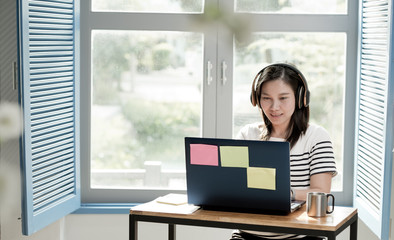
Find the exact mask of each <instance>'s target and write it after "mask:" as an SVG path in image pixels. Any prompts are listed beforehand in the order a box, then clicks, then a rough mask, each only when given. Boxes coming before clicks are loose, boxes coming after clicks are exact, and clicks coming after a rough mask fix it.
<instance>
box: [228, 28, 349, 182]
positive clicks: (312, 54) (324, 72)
mask: <svg viewBox="0 0 394 240" xmlns="http://www.w3.org/2000/svg"><path fill="white" fill-rule="evenodd" d="M345 44H346V34H345V33H256V34H254V35H253V39H252V42H251V43H250V44H249V45H247V46H239V45H236V48H235V56H234V61H235V63H234V90H236V91H234V93H233V96H234V100H233V101H234V102H233V108H234V109H233V112H234V129H233V134H234V136H235V135H236V134H237V133H238V132H239V130H240V128H241V127H242V126H244V125H245V124H247V123H252V122H258V121H262V118H261V115H260V113H259V111H258V109H257V108H253V107H252V105H251V103H250V89H251V86H252V85H251V84H252V81H253V79H254V77H255V75H256V74H257V73H258V71H260V70H261V69H262V68H263V67H265V66H266V65H268V64H270V63H276V62H287V63H292V64H295V65H296V66H297V67H298V68H299V69H300V70H301V71H302V72H303V74H304V75H305V78H306V80H307V81H308V87H309V90H310V92H311V103H310V111H311V117H310V121H311V122H312V123H316V124H318V125H321V126H323V127H325V128H326V129H327V130H328V131H329V133H330V137H331V139H332V140H333V144H334V151H335V157H336V161H337V168H338V172H339V173H338V175H337V176H336V177H335V178H333V189H335V190H341V189H342V169H343V160H342V150H343V149H342V146H343V142H342V139H343V136H342V135H343V101H344V96H343V92H344V88H345Z"/></svg>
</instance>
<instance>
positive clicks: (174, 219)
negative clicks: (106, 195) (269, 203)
mask: <svg viewBox="0 0 394 240" xmlns="http://www.w3.org/2000/svg"><path fill="white" fill-rule="evenodd" d="M357 219H358V216H357V209H355V208H348V207H337V206H335V210H334V212H333V213H332V214H328V215H327V217H324V218H312V217H308V215H307V214H306V211H305V206H304V208H302V209H300V210H298V211H295V212H294V213H291V214H289V215H286V216H277V215H264V214H253V213H234V212H224V211H209V210H197V211H196V212H194V213H192V214H170V213H158V212H148V211H132V210H131V211H130V219H129V220H130V222H129V239H130V240H137V238H138V237H137V233H138V225H137V223H138V222H153V223H167V224H168V226H169V228H168V239H169V240H175V239H176V233H175V225H190V226H200V227H215V228H229V229H243V230H255V231H263V232H264V231H265V232H276V233H294V234H301V235H309V236H325V237H327V238H328V240H334V239H336V236H337V235H338V234H339V233H341V232H342V231H343V230H344V229H346V228H347V227H349V226H350V239H351V240H356V239H357ZM229 238H230V236H229Z"/></svg>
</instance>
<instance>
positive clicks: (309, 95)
mask: <svg viewBox="0 0 394 240" xmlns="http://www.w3.org/2000/svg"><path fill="white" fill-rule="evenodd" d="M310 97H311V94H310V92H309V90H307V91H306V92H305V103H304V105H305V107H308V106H309V101H310Z"/></svg>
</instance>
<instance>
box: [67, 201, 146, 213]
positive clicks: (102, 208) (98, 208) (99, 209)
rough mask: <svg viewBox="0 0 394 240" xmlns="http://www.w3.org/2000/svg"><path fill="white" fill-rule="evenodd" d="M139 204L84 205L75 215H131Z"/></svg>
mask: <svg viewBox="0 0 394 240" xmlns="http://www.w3.org/2000/svg"><path fill="white" fill-rule="evenodd" d="M138 204H139V203H83V204H81V207H80V208H78V209H77V210H75V211H74V212H73V214H129V213H130V208H132V207H134V206H136V205H138Z"/></svg>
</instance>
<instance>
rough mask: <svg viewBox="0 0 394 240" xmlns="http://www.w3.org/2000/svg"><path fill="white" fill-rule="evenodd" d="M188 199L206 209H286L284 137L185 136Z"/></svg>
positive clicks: (287, 153) (275, 211)
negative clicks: (281, 140)
mask: <svg viewBox="0 0 394 240" xmlns="http://www.w3.org/2000/svg"><path fill="white" fill-rule="evenodd" d="M185 153H186V182H187V195H188V203H190V204H194V205H198V206H201V207H202V208H205V209H214V210H225V211H238V212H258V213H269V214H271V213H272V214H288V213H290V212H292V211H295V210H296V209H298V208H300V207H301V206H302V204H304V203H305V201H295V202H292V201H291V193H290V145H289V143H288V142H273V141H254V140H235V139H219V138H197V137H186V138H185Z"/></svg>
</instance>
